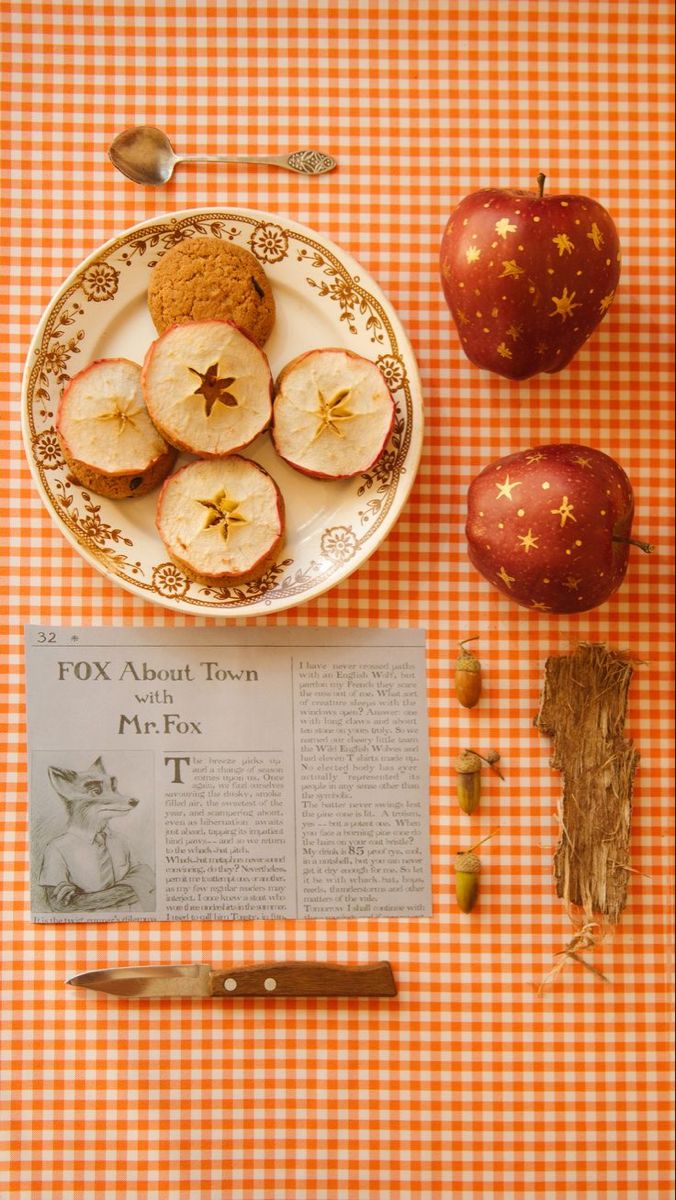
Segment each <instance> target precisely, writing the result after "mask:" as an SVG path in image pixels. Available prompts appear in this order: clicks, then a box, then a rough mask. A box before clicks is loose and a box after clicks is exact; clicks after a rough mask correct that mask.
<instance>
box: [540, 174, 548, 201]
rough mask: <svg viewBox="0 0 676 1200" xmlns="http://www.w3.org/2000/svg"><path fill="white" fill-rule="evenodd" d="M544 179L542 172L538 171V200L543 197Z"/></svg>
mask: <svg viewBox="0 0 676 1200" xmlns="http://www.w3.org/2000/svg"><path fill="white" fill-rule="evenodd" d="M546 178H547V176H546V175H545V174H544V172H543V171H540V174H539V175H538V187H539V189H540V197H539V198H540V200H541V199H542V197H543V195H544V191H545V179H546Z"/></svg>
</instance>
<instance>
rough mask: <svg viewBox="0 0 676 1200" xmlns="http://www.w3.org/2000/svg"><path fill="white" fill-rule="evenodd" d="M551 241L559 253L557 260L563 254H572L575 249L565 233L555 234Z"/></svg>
mask: <svg viewBox="0 0 676 1200" xmlns="http://www.w3.org/2000/svg"><path fill="white" fill-rule="evenodd" d="M552 241H553V243H554V245H555V246H556V248H557V250H558V252H559V258H561V257H562V256H563V255H564V254H572V252H573V250H574V249H575V245H574V243H573V242H571V240H570V238H569V237H568V234H567V233H557V235H556V237H553V238H552Z"/></svg>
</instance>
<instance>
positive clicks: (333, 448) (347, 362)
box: [272, 349, 394, 479]
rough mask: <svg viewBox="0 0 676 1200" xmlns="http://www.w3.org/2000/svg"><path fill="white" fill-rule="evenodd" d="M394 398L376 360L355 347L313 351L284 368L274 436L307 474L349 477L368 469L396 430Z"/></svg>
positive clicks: (285, 456) (275, 406) (287, 457)
mask: <svg viewBox="0 0 676 1200" xmlns="http://www.w3.org/2000/svg"><path fill="white" fill-rule="evenodd" d="M393 421H394V401H393V399H392V396H391V394H390V391H389V388H388V386H387V384H386V382H385V379H384V377H383V375H382V374H381V372H380V370H379V369H378V367H377V366H376V364H375V363H373V362H371V361H370V360H369V359H366V358H362V357H361V355H358V354H355V353H353V351H351V350H342V349H322V350H310V351H307V352H306V353H305V354H301V355H299V356H298V357H297V358H294V359H293V360H292V362H290V363H288V364H287V365H286V367H284V369H283V370H282V371H281V372H280V375H279V377H278V379H277V383H276V386H275V396H274V402H273V424H272V440H273V443H274V446H275V449H276V450H277V453H278V454H279V455H280V457H281V458H283V459H285V461H286V462H287V463H289V465H290V466H292V467H295V468H296V470H297V471H301V472H303V473H304V474H306V475H312V476H316V477H317V478H320V479H346V478H349V477H351V476H353V475H359V474H360V473H361V472H363V471H368V470H369V469H370V468H371V467H372V466H373V465H374V463H375V462H376V461H377V460H378V458H379V457H380V455H381V454H382V452H383V450H384V448H385V446H386V444H387V440H388V438H389V436H390V433H391V430H392V424H393Z"/></svg>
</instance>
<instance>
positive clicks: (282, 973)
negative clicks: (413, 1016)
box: [66, 962, 397, 1000]
mask: <svg viewBox="0 0 676 1200" xmlns="http://www.w3.org/2000/svg"><path fill="white" fill-rule="evenodd" d="M66 982H67V983H68V984H70V985H71V986H73V987H82V988H91V989H92V990H93V991H95V992H107V993H108V994H109V995H111V996H127V997H129V998H133V997H141V998H142V997H160V996H192V997H193V998H195V999H202V1000H205V999H209V1000H212V999H219V998H220V999H236V998H237V997H238V996H267V997H270V998H275V997H278V996H396V994H397V985H396V983H395V979H394V975H393V974H392V968H391V966H390V964H389V963H388V962H377V963H370V964H366V965H364V966H362V965H360V966H354V965H346V964H341V963H323V962H277V963H262V964H257V965H253V966H238V967H231V968H230V969H229V970H220V971H214V970H213V969H212V968H211V967H210V966H208V965H206V964H204V963H191V964H189V965H185V966H183V965H167V966H161V965H160V966H141V967H106V968H104V969H102V970H98V971H84V972H82V973H81V974H79V975H73V977H72V978H71V979H67V980H66Z"/></svg>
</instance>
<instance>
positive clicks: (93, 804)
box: [48, 757, 138, 825]
mask: <svg viewBox="0 0 676 1200" xmlns="http://www.w3.org/2000/svg"><path fill="white" fill-rule="evenodd" d="M48 774H49V780H50V783H51V784H52V787H53V788H54V789H55V791H56V792H57V793H58V795H59V796H60V797H61V799H62V800H63V802H64V804H65V806H66V809H67V811H68V816H69V818H70V820H71V821H75V822H77V823H78V824H82V825H89V824H97V825H100V824H103V823H105V822H106V821H107V820H109V819H110V817H115V816H121V815H122V814H123V813H126V812H129V810H130V809H132V808H136V805H137V804H138V800H137V799H136V798H135V797H134V796H125V795H123V794H122V793H121V792H118V790H117V779H116V778H115V776H114V775H109V774H108V772H107V771H106V768H105V766H104V765H103V759H102V758H100V757H99V758H97V759H96V760H95V761H94V762H93V763H92V765H91V767H90V768H89V770H87V771H73V770H70V769H69V768H67V767H50V768H49V771H48Z"/></svg>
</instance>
